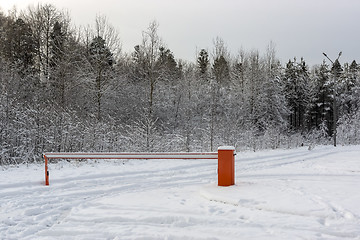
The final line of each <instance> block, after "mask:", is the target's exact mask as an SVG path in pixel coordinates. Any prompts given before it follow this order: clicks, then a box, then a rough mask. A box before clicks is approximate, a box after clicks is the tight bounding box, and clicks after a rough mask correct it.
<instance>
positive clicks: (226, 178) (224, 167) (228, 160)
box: [218, 146, 235, 187]
mask: <svg viewBox="0 0 360 240" xmlns="http://www.w3.org/2000/svg"><path fill="white" fill-rule="evenodd" d="M234 184H235V148H234V147H230V146H222V147H219V148H218V186H224V187H225V186H231V185H234Z"/></svg>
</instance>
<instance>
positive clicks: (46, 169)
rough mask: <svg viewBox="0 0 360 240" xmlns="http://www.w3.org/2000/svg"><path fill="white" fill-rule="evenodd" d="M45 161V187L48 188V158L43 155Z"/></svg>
mask: <svg viewBox="0 0 360 240" xmlns="http://www.w3.org/2000/svg"><path fill="white" fill-rule="evenodd" d="M44 159H45V185H47V186H49V169H48V158H47V157H46V155H45V154H44Z"/></svg>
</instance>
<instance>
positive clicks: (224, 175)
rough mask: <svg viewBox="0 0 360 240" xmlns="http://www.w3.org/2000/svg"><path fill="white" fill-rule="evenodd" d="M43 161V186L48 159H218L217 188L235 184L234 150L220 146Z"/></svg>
mask: <svg viewBox="0 0 360 240" xmlns="http://www.w3.org/2000/svg"><path fill="white" fill-rule="evenodd" d="M43 156H44V159H45V185H47V186H48V185H50V182H49V168H48V162H49V159H218V186H231V185H234V184H235V148H234V147H230V146H222V147H219V148H218V152H203V153H195V152H192V153H188V152H183V153H182V152H173V153H172V152H168V153H100V152H93V153H80V152H78V153H70V152H53V153H51V152H50V153H43Z"/></svg>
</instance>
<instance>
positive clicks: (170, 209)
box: [0, 146, 360, 239]
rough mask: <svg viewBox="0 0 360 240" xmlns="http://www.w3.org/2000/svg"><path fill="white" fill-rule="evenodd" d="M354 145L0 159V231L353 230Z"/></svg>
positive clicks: (350, 235)
mask: <svg viewBox="0 0 360 240" xmlns="http://www.w3.org/2000/svg"><path fill="white" fill-rule="evenodd" d="M359 156H360V146H346V147H336V148H334V147H331V146H321V147H315V148H314V149H313V150H311V151H309V150H308V148H307V147H303V148H299V149H294V150H271V151H270V150H269V151H261V152H239V153H237V155H236V185H234V186H230V187H218V186H217V184H216V183H217V172H216V171H217V160H216V159H207V160H202V159H194V160H180V159H172V160H167V161H166V160H88V161H84V162H79V161H76V160H71V161H65V160H61V161H55V160H51V161H50V164H49V168H50V186H44V166H43V165H36V164H34V165H29V166H19V167H11V168H4V167H3V168H2V169H0V239H360V191H359V189H360V158H359Z"/></svg>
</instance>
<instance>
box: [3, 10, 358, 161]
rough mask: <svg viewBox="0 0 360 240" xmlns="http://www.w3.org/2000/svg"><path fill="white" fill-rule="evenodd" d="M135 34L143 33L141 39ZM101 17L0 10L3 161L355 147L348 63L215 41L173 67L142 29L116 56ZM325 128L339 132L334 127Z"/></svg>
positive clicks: (352, 67)
mask: <svg viewBox="0 0 360 240" xmlns="http://www.w3.org/2000/svg"><path fill="white" fill-rule="evenodd" d="M139 34H141V33H139ZM119 39H120V38H119V35H118V33H117V32H116V30H115V28H114V27H112V26H111V25H110V24H109V23H108V22H107V21H106V18H104V17H96V19H95V23H94V26H93V27H86V28H79V29H77V28H74V27H73V26H72V24H71V20H70V18H69V16H68V15H67V14H66V12H62V11H59V10H58V9H56V8H55V7H54V6H52V5H47V4H46V5H38V6H36V7H30V8H28V9H27V10H26V11H23V12H21V13H19V14H18V13H10V14H7V15H5V14H4V13H0V143H1V144H0V153H1V154H0V164H1V165H3V164H13V163H19V162H32V161H36V160H38V159H41V154H42V152H45V151H114V152H115V151H214V150H216V148H217V146H219V145H235V146H236V148H237V150H243V149H252V150H254V151H255V150H257V149H264V148H279V147H296V146H300V145H303V144H311V145H312V144H330V143H332V141H333V140H332V139H333V136H334V133H337V142H338V144H359V143H360V133H359V130H358V129H360V126H359V125H360V113H359V105H360V72H359V71H360V70H359V65H358V64H357V63H356V61H353V62H352V63H350V64H348V63H346V64H343V65H341V64H340V62H339V60H338V59H336V60H335V61H334V62H333V63H330V64H328V63H327V62H325V61H324V62H322V63H320V64H319V65H317V66H314V67H313V68H311V69H309V67H308V65H307V64H306V62H305V60H304V59H301V60H300V61H298V60H296V59H294V60H289V62H288V63H287V64H286V65H282V64H281V63H280V61H279V60H278V59H277V57H276V52H275V47H274V45H273V44H271V43H270V44H269V46H268V48H267V50H266V52H265V54H260V53H259V51H257V50H253V51H243V50H242V51H239V53H238V54H237V55H236V56H234V55H232V54H231V53H230V52H229V51H228V49H227V48H226V44H225V43H224V42H223V41H222V40H221V39H220V38H216V39H215V40H214V46H213V49H211V50H208V49H201V50H200V51H199V53H198V56H197V57H196V59H194V62H187V61H183V60H177V59H176V58H175V56H174V55H173V53H172V51H171V49H168V48H167V46H166V44H165V43H164V42H163V41H162V39H161V37H160V36H159V35H158V24H157V23H156V22H151V23H150V24H149V27H148V28H147V29H145V30H144V31H143V32H142V42H140V43H134V50H133V51H132V52H130V53H123V52H122V51H121V42H120V40H119ZM334 122H335V123H336V124H334Z"/></svg>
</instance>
